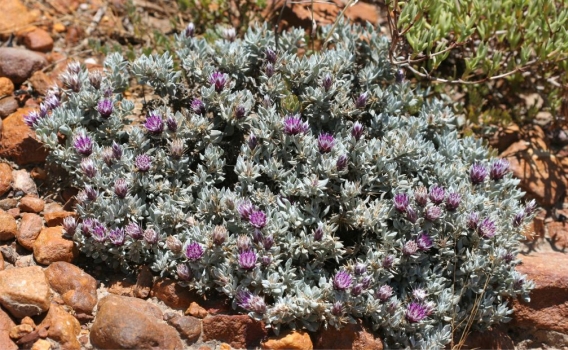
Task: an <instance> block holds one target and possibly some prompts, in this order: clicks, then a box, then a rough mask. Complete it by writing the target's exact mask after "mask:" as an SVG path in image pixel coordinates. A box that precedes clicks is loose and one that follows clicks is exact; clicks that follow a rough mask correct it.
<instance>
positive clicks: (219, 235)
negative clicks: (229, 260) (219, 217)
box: [211, 225, 229, 245]
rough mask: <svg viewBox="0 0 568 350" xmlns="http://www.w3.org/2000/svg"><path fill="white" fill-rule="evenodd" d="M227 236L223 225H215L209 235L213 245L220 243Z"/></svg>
mask: <svg viewBox="0 0 568 350" xmlns="http://www.w3.org/2000/svg"><path fill="white" fill-rule="evenodd" d="M228 236H229V233H228V231H227V229H226V228H225V226H221V225H217V226H215V228H214V229H213V234H212V235H211V238H212V239H213V243H214V244H215V245H221V244H223V243H225V241H226V240H227V237H228Z"/></svg>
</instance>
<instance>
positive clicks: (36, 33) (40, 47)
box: [23, 28, 53, 52]
mask: <svg viewBox="0 0 568 350" xmlns="http://www.w3.org/2000/svg"><path fill="white" fill-rule="evenodd" d="M23 41H24V45H25V46H26V48H28V49H30V50H32V51H40V52H48V51H51V50H52V49H53V38H52V37H51V35H49V33H48V32H46V31H45V30H43V29H40V28H36V29H34V30H32V31H29V32H27V33H26V34H24V40H23Z"/></svg>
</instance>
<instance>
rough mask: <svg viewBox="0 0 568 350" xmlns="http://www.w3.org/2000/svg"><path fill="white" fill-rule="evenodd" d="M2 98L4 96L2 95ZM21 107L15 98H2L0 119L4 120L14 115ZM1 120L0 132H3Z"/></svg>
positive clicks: (0, 121) (0, 101)
mask: <svg viewBox="0 0 568 350" xmlns="http://www.w3.org/2000/svg"><path fill="white" fill-rule="evenodd" d="M0 96H2V95H0ZM18 107H20V105H19V103H18V100H16V98H15V97H12V96H8V97H4V98H0V118H1V119H4V118H6V117H7V116H9V115H10V114H12V113H14V112H15V111H16V110H17V109H18ZM1 119H0V131H1V130H2V120H1Z"/></svg>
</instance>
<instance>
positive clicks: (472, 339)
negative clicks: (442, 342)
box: [456, 328, 515, 350]
mask: <svg viewBox="0 0 568 350" xmlns="http://www.w3.org/2000/svg"><path fill="white" fill-rule="evenodd" d="M456 344H457V342H456ZM514 348H515V343H514V342H513V339H511V337H510V336H509V335H508V334H507V333H505V332H504V331H502V330H501V329H498V328H492V329H488V330H486V331H484V332H472V333H470V334H469V335H468V336H467V338H466V340H465V343H464V344H463V346H462V347H461V349H493V350H507V349H514Z"/></svg>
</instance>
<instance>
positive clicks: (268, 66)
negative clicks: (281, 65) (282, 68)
mask: <svg viewBox="0 0 568 350" xmlns="http://www.w3.org/2000/svg"><path fill="white" fill-rule="evenodd" d="M264 74H266V76H267V77H269V78H270V77H272V76H273V75H274V65H273V64H272V63H270V62H268V63H267V64H266V66H265V67H264Z"/></svg>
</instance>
